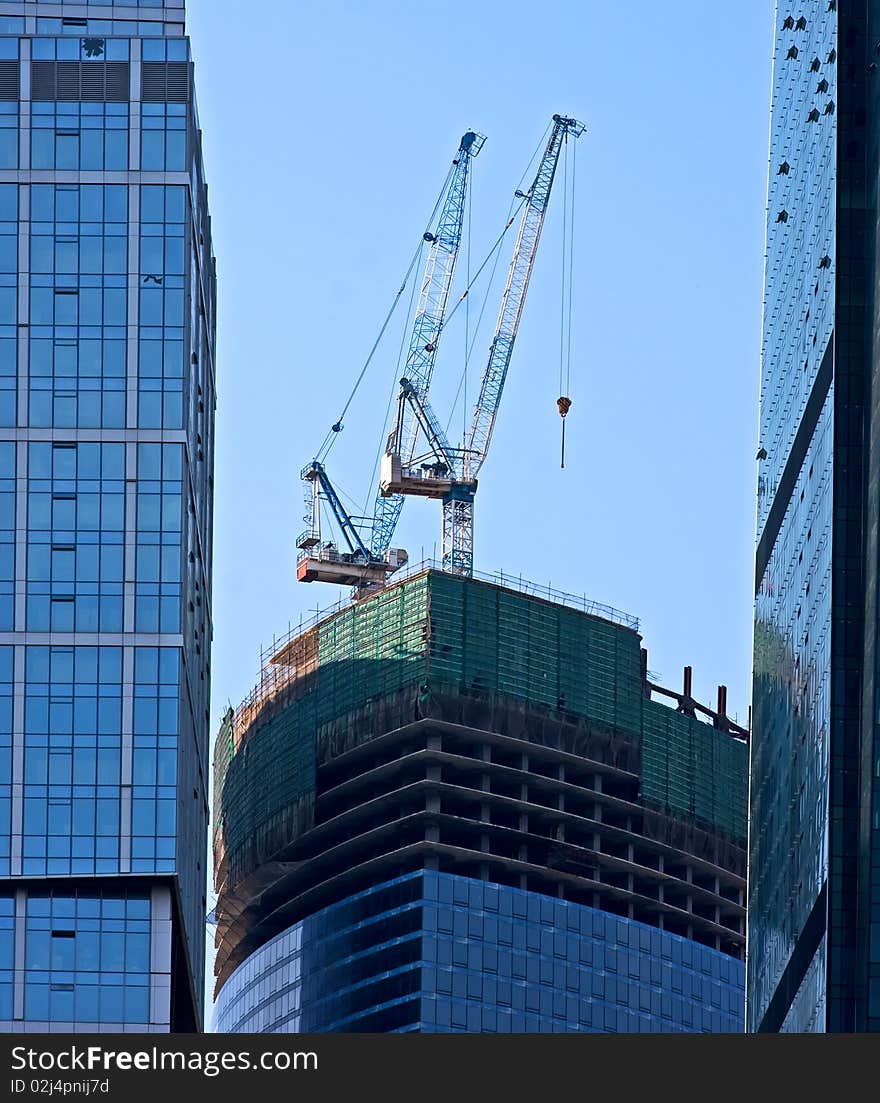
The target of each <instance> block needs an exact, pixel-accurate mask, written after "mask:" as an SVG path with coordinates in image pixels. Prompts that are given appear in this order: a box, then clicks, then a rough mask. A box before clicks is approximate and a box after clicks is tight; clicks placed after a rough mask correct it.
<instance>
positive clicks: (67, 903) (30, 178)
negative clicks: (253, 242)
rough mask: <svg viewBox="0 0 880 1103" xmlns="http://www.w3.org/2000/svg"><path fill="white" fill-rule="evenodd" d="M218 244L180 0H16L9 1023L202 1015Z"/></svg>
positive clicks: (4, 592)
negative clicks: (214, 253)
mask: <svg viewBox="0 0 880 1103" xmlns="http://www.w3.org/2000/svg"><path fill="white" fill-rule="evenodd" d="M214 281H215V273H214V260H213V256H212V250H211V233H210V222H209V218H208V210H207V203H206V189H205V183H204V178H203V171H202V159H201V143H200V134H199V128H198V119H197V115H196V108H195V101H194V97H193V79H192V64H191V60H190V50H189V41H188V39H187V37H186V34H185V27H184V0H125V2H119V3H115V2H113V0H90V2H89V3H88V4H85V3H73V2H63V3H58V2H54V3H50V2H48V0H30V2H27V3H9V2H5V0H4V2H0V1030H3V1031H6V1032H10V1031H46V1030H50V1029H51V1030H61V1031H67V1030H69V1031H79V1030H101V1031H124V1030H132V1031H168V1030H169V1029H173V1030H181V1031H189V1030H194V1029H198V1028H199V1027H200V1026H201V1021H202V989H203V974H204V932H205V919H204V916H205V873H206V871H205V869H204V866H205V860H204V858H203V855H204V853H205V847H206V843H207V769H206V759H207V753H208V694H209V665H208V663H209V655H210V641H211V621H210V611H209V595H210V578H211V510H212V478H211V471H212V461H213V415H214V309H215V293H214Z"/></svg>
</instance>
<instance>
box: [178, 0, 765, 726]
mask: <svg viewBox="0 0 880 1103" xmlns="http://www.w3.org/2000/svg"><path fill="white" fill-rule="evenodd" d="M187 7H188V23H189V32H190V34H191V36H192V39H193V50H194V54H195V58H196V80H197V89H198V98H199V109H200V116H201V123H202V127H203V130H204V146H205V160H206V166H207V174H208V181H209V191H210V201H211V210H212V215H213V222H214V244H215V250H216V254H217V258H218V271H219V328H218V361H217V362H218V369H217V383H218V392H219V402H218V409H217V466H216V520H215V562H214V598H213V617H214V657H213V710H212V729H213V730H216V727H217V723H218V721H219V717H220V716H221V715H222V712H223V711H224V710H225V708H226V706H227V704H230V703H231V704H233V705H236V704H238V702H239V701H240V700H241V699H242V698H243V697H244V696H245V695H246V694H247V693H248V692H249V690H250V689H251V687H252V686H253V684H254V681H255V680H256V676H257V673H258V669H259V655H260V651H261V649H262V648H263V647H264V646H266V645H268V644H269V643H271V641H272V638H273V636H275V635H281V634H283V633H285V632H286V631H287V629H288V625H289V624H290V623H293V624H297V623H298V622H299V620H300V618H301V617H303V616H310V615H312V614H313V613H314V612H315V610H316V608H317V607H318V605H320V606H322V607H323V606H326V605H328V604H330V603H332V602H334V601H336V600H337V599H338V598H339V597H340V596H344V594H345V591H343V590H340V589H338V588H335V587H329V586H322V585H320V584H313V585H311V586H306V585H303V584H298V583H297V582H296V581H295V561H296V549H295V546H294V545H295V540H296V536H297V535H298V533H299V532H300V531H301V530H302V528H303V527H304V525H303V521H302V514H303V499H302V484H301V483H300V479H299V472H300V469H301V468H302V466H303V465H304V464H305V463H307V462H308V461H309V460H310V459H311V458H312V456H313V455H314V453H315V451H316V449H317V448H318V446H319V445H320V442H321V440H322V439H323V437H324V435H325V433H326V431H327V429H328V427H329V426H330V424H331V423H332V422H333V421H334V420H335V419H336V416H337V415H338V413H339V410H340V408H341V406H342V404H343V402H344V400H345V398H346V397H347V395H348V393H349V391H350V389H351V386H352V384H353V382H354V380H355V378H356V376H357V374H358V372H359V370H360V368H361V366H362V364H363V362H364V360H365V358H366V356H367V353H368V351H369V349H370V347H371V345H372V343H373V341H374V339H375V337H376V335H377V333H378V330H379V326H380V324H381V320H382V318H383V317H384V315H385V312H386V310H387V307H388V305H389V302H390V300H391V297H392V296H393V294H394V292H395V291H396V289H397V287H398V286H399V283H400V280H401V277H402V275H403V272H404V271H405V269H406V266H407V264H408V262H409V259H410V256H411V254H412V252H413V250H414V248H415V245H416V243H417V241H418V238H419V235H420V234H421V231H422V229H423V228H424V223H425V220H426V216H427V214H428V212H429V211H430V209H431V206H432V204H433V202H434V199H435V198H436V195H437V193H438V191H439V189H440V185H441V183H442V181H443V179H444V177H445V174H446V170H447V167H448V164H449V160H450V158H451V156H452V154H453V152H454V150H455V149H456V146H457V143H458V140H459V138H460V136H461V135H462V133H463V132H464V131H465V130H466V129H469V128H473V129H476V130H479V131H480V132H482V133H483V134H485V135H487V142H486V145H485V147H484V149H483V151H482V152H481V154H480V156H479V158H478V159H477V161H476V162H475V172H474V178H473V187H472V233H471V249H472V265H473V267H476V265H477V264H478V263H479V260H481V259H482V258H483V256H484V255H485V253H486V251H487V249H488V247H489V244H490V243H491V241H492V240H493V239H494V237H495V235H496V234H497V232H498V229H499V227H500V225H501V224H503V221H504V219H505V217H506V213H507V210H508V204H509V202H510V198H511V195H512V192H513V189H514V188H515V187H516V185H517V182H518V181H519V179H520V176H521V174H522V172H523V169H524V168H525V166H526V163H527V162H528V160H529V158H530V157H531V155H532V152H533V150H534V149H535V146H536V145H537V143H538V142H539V140H540V138H541V136H542V134H543V133H544V130H545V128H546V126H547V124H548V122H549V120H550V118H551V116H552V115H553V114H554V113H555V112H560V113H565V114H570V115H573V116H575V117H576V118H578V119H581V120H583V121H584V122H585V123H586V125H587V132H586V133H585V134H584V136H583V137H582V138H581V139H580V141H579V143H578V157H577V188H576V193H577V194H576V229H575V254H574V287H573V326H572V361H571V384H570V390H569V394H570V396H571V398H572V400H573V407H572V411H571V413H570V414H569V417H568V422H567V425H568V431H567V457H566V467H565V470H564V471H563V470H560V468H559V431H560V425H559V417H558V414H557V411H556V398H557V397H558V372H559V338H560V321H561V306H560V280H561V276H562V202H561V200H562V195H561V192H560V191H559V190H558V189H557V191H556V192H554V195H553V196H552V198H551V204H550V212H549V214H548V217H547V223H546V226H545V231H544V236H543V238H542V242H541V250H540V254H539V257H538V261H537V264H536V267H535V271H534V275H533V278H532V283H531V287H530V290H529V296H528V300H527V303H526V308H525V312H524V316H523V321H522V325H521V328H520V333H519V337H518V340H517V345H516V349H515V352H514V357H513V361H512V364H511V369H510V375H509V378H508V382H507V386H506V389H505V393H504V398H503V401H502V405H501V411H500V414H499V418H498V422H497V426H496V431H495V436H494V438H493V442H492V449H491V452H490V455H489V458H488V459H487V461H486V463H485V465H484V467H483V469H482V472H481V476H480V491H479V494H478V496H477V505H476V556H475V565H476V567H477V569H478V570H482V571H487V572H491V571H497V570H503V571H504V572H505V573H507V572H510V573H512V574H521V575H522V576H523V577H524V578H527V579H530V580H533V581H535V582H539V583H545V584H546V583H549V584H551V585H552V586H553V587H554V588H555V589H559V590H565V591H570V592H573V593H578V594H586V595H588V596H589V597H591V598H593V599H595V600H597V601H601V602H605V603H608V604H611V605H614V606H617V607H618V608H621V609H623V610H626V611H627V612H629V613H632V614H634V615H636V616H638V617H639V618H640V620H641V623H642V632H643V635H644V638H645V643H646V645H647V647H648V649H649V663H650V668H651V670H652V671H654V672H656V674H657V675H658V677H659V678H660V680H661V681H662V682H664V683H665V684H667V685H673V686H678V685H679V683H680V678H681V668H682V667H683V666H684V665H685V664H691V665H692V666H693V667H694V686H695V691H696V693H697V695H698V697H700V698H701V699H702V700H704V701H706V702H707V703H710V704H711V703H712V702H713V701H714V698H715V687H716V686H717V685H718V684H719V683H720V682H723V683H725V684H727V685H728V686H729V707H730V711H731V713H732V714H737V715H738V717H739V719H740V720H741V721H742V722H745V720H746V716H747V711H748V704H749V698H750V667H751V636H752V628H751V614H752V596H753V587H752V577H753V570H754V522H755V479H756V469H755V453H756V451H757V447H758V442H757V400H758V385H759V358H760V327H761V301H762V266H763V253H764V206H765V196H766V172H767V150H768V128H769V96H770V60H771V52H772V20H773V4H772V0H746V3H740V4H734V5H727V6H726V7H724V6H721V7H718V6H714V7H713V6H711V5H707V4H706V3H705V0H675V3H673V4H658V3H656V2H655V0H629V2H628V3H627V4H609V3H606V2H604V0H603V2H600V0H545V2H544V3H542V4H540V5H537V6H536V5H535V4H534V3H524V2H522V0H509V2H505V3H501V2H500V0H476V2H475V0H470V2H469V3H467V2H462V0H448V2H446V3H444V4H442V5H434V4H431V5H428V4H414V3H411V2H403V0H369V2H336V3H332V2H318V0H294V2H293V3H291V2H289V0H261V2H260V3H258V4H253V5H251V6H250V8H248V7H246V6H245V7H243V6H242V5H241V3H240V0H189V2H188V4H187ZM512 245H513V242H512V240H509V241H508V242H506V243H505V247H504V250H503V252H502V257H501V263H500V264H499V269H498V272H499V276H502V277H503V275H504V273H505V271H506V267H507V264H508V261H509V256H510V249H511V248H512ZM463 255H464V254H462V256H463ZM500 294H501V287H500V286H498V285H497V284H496V285H495V286H494V287H493V288H491V289H490V291H489V299H488V305H487V308H486V317H487V320H488V321H489V323H490V327H491V323H493V322H494V318H495V314H496V312H497V307H498V301H499V298H500ZM463 313H464V312H463V311H459V315H458V317H457V322H458V323H459V324H458V327H457V328H455V327H454V326H453V325H450V329H449V331H448V332H447V333H446V335H445V337H444V344H443V346H441V352H440V354H439V356H438V364H437V379H438V385H437V392H438V395H439V397H440V399H441V402H440V403H439V404H440V405H441V406H442V396H443V394H444V393H445V392H444V387H446V388H448V386H449V383H448V381H449V380H454V381H457V379H458V376H459V374H460V372H461V370H462V364H463V348H464V329H463V326H462V325H461V323H462V322H463V320H464V319H463V316H462V315H463ZM475 313H476V311H475ZM473 321H474V315H472V316H471V322H472V323H473ZM402 324H403V323H402V319H400V320H399V321H396V322H395V323H393V324H392V325H391V326H390V327H389V331H388V339H387V340H386V341H385V342H384V343H383V345H382V346H381V347H380V349H379V352H378V354H377V356H376V357H375V359H374V361H373V364H372V366H371V369H370V371H369V373H368V375H367V376H366V378H365V381H364V384H363V385H362V386H361V388H360V390H359V392H358V397H357V399H356V401H355V403H354V404H353V406H352V409H351V411H350V413H349V416H348V417H347V418H346V428H345V431H344V433H343V434H342V436H341V437H340V440H339V442H338V444H337V445H336V447H335V448H334V451H333V453H332V457H331V471H332V474H333V476H334V478H335V480H337V481H338V483H339V484H340V486H341V487H342V488H344V489H345V490H346V491H348V492H349V493H350V494H351V495H352V496H353V497H354V498H355V499H357V500H358V501H360V502H364V501H367V500H368V501H372V495H371V494H370V493H369V492H370V485H369V479H368V475H369V472H370V470H371V468H372V465H373V461H374V459H375V456H376V451H377V448H378V446H379V443H380V440H381V439H384V438H383V428H382V427H383V420H384V414H385V406H386V401H387V396H388V393H389V388H390V387H391V384H392V381H393V380H394V378H395V376H396V374H397V373H396V365H397V352H398V346H399V342H400V338H401V335H402V332H403V329H402ZM487 344H488V334H487V335H486V337H485V340H484V339H483V338H482V337H480V338H478V342H477V346H476V348H477V352H476V353H475V355H474V358H473V360H472V361H471V364H470V367H469V374H468V388H469V392H470V396H471V400H472V398H473V396H474V395H475V393H476V387H477V383H478V377H479V373H480V371H481V369H482V365H483V362H484V360H485V354H484V353H482V352H481V351H480V350H484V349H485V348H486V347H487ZM444 381H445V382H444ZM452 389H453V390H454V386H453V388H452ZM460 421H461V412H460V411H457V412H456V414H455V415H454V419H453V424H454V425H455V424H460ZM439 538H440V510H439V505H438V503H435V502H418V501H410V502H408V503H407V508H406V510H405V513H404V518H403V521H402V522H401V525H400V526H399V528H398V539H397V540H396V541H395V543H396V544H399V545H400V546H402V547H405V548H407V549H408V550H409V552H410V556H411V557H412V558H413V559H418V558H421V557H422V555H425V556H431V555H432V554H433V553H434V552H435V549H436V547H437V545H438V543H439Z"/></svg>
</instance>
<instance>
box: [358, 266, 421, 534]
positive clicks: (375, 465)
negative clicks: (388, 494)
mask: <svg viewBox="0 0 880 1103" xmlns="http://www.w3.org/2000/svg"><path fill="white" fill-rule="evenodd" d="M417 287H418V280H413V284H412V291H410V295H409V305H408V306H407V308H406V317H405V318H404V320H403V332H402V333H401V335H400V347H399V348H398V350H397V361H396V363H395V366H394V375H393V376H392V378H391V387H390V388H389V391H388V401H387V402H386V403H385V417H384V419H383V421H382V432H381V433H380V435H379V444H378V446H377V448H376V455H375V457H374V459H373V468H372V470H371V472H370V479H369V482H368V483H367V495H366V497H365V498H364V507H363V511H364V514H366V512H367V508H368V506H369V504H370V497H371V495H372V494H373V493H374V491H373V480H374V479H375V478H376V471H377V469H378V467H379V460H380V459H381V457H382V450H383V449H384V448H385V434H386V432H387V430H388V418H389V416H390V414H391V405H392V403H393V402H394V396H395V394H396V393H397V388H398V386H399V380H400V364H401V361H402V360H403V350H404V348H405V346H406V339H407V337H408V336H409V320H410V318H411V317H412V309H413V302H414V301H415V297H416V288H417Z"/></svg>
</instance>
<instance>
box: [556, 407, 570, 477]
mask: <svg viewBox="0 0 880 1103" xmlns="http://www.w3.org/2000/svg"><path fill="white" fill-rule="evenodd" d="M556 405H557V406H558V407H559V416H560V417H561V418H562V457H561V462H560V464H559V466H560V467H565V415H566V414H567V413H568V411H569V410H570V409H571V399H570V398H566V397H565V395H561V396H560V397H559V398H557V399H556Z"/></svg>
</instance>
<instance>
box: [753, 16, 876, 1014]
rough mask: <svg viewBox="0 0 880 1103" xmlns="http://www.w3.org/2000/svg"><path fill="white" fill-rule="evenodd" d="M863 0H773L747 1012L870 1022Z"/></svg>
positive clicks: (872, 543) (871, 505)
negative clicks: (859, 0)
mask: <svg viewBox="0 0 880 1103" xmlns="http://www.w3.org/2000/svg"><path fill="white" fill-rule="evenodd" d="M878 42H880V3H877V2H876V0H866V2H865V3H861V4H853V3H852V2H850V0H840V2H838V0H809V2H804V3H800V4H797V5H790V4H787V3H785V2H780V3H779V4H778V5H777V10H776V41H775V52H774V66H773V103H772V125H771V137H770V168H769V188H768V207H767V255H766V273H765V294H764V329H763V352H762V371H761V415H760V447H759V451H758V461H759V467H758V471H759V478H758V531H757V562H756V571H755V586H756V594H757V596H756V616H755V660H754V709H753V741H752V760H751V808H750V827H749V838H750V844H749V845H750V860H749V910H748V916H749V924H748V954H747V961H748V970H747V1026H748V1029H749V1030H752V1031H780V1030H781V1031H834V1032H841V1031H867V1030H871V1031H873V1030H877V1029H880V728H878V724H880V712H878V704H877V700H878V697H877V694H878V689H880V683H878V676H877V675H878V669H880V667H878V663H880V654H878V643H880V638H878V631H877V628H878V566H880V561H878V555H880V544H878V485H880V388H878V384H880V379H878V373H877V371H876V368H877V365H878V363H880V323H878V316H877V303H876V292H875V288H876V279H877V249H878V244H877V231H878V219H877V179H878V162H880V158H878V148H880V147H878V133H880V132H878V125H877V124H878V109H877V88H878V85H877V81H878V79H880V77H878V64H880V56H878V49H880V48H878V47H877V43H878Z"/></svg>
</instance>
